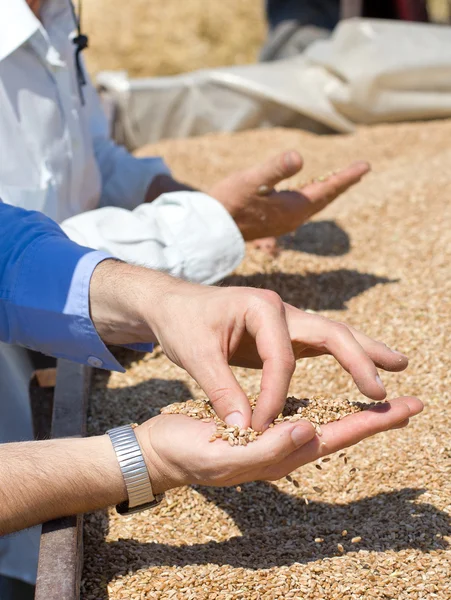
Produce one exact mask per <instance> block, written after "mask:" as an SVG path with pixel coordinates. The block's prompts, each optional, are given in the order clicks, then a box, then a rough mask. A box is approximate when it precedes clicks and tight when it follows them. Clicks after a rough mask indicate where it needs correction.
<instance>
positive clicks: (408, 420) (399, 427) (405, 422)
mask: <svg viewBox="0 0 451 600" xmlns="http://www.w3.org/2000/svg"><path fill="white" fill-rule="evenodd" d="M409 423H410V419H406V420H405V421H403V422H402V423H399V425H394V426H393V427H390V429H391V430H392V429H404V427H407V425H408V424H409Z"/></svg>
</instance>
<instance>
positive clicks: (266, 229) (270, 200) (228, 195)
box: [208, 150, 370, 241]
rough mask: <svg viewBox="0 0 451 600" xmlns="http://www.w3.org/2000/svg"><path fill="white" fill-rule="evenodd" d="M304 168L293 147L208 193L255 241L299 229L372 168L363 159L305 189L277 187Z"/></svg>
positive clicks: (221, 182) (247, 238)
mask: <svg viewBox="0 0 451 600" xmlns="http://www.w3.org/2000/svg"><path fill="white" fill-rule="evenodd" d="M301 168H302V158H301V157H300V155H299V154H298V153H297V152H296V151H294V150H292V151H289V152H285V153H283V154H279V155H278V156H276V157H274V158H272V159H270V160H268V161H266V162H265V163H263V164H261V165H258V166H256V167H252V168H250V169H244V170H242V171H238V172H237V173H233V174H232V175H230V176H228V177H226V178H225V179H223V180H222V181H220V182H219V183H217V184H215V185H214V186H213V187H212V188H211V189H210V190H209V191H208V193H209V194H210V195H211V196H213V197H214V198H216V199H217V200H219V202H221V204H222V205H223V206H224V207H225V208H226V209H227V211H228V212H229V213H230V215H231V216H232V217H233V218H234V220H235V222H236V224H237V226H238V228H239V229H240V231H241V234H242V235H243V238H244V239H245V240H246V241H250V240H256V239H259V238H267V237H274V236H279V235H283V234H285V233H289V232H291V231H295V230H296V229H297V228H298V227H299V226H300V225H302V224H303V223H305V222H306V221H307V220H308V219H310V217H312V216H313V215H314V214H316V213H318V212H319V211H321V210H322V209H323V208H325V207H326V206H327V205H329V204H330V203H331V202H333V201H334V200H335V199H336V198H337V197H338V196H339V195H340V194H342V193H343V192H345V191H346V190H347V189H348V188H349V187H351V186H352V185H355V184H356V183H358V182H359V181H360V179H361V178H362V177H363V176H364V175H365V174H366V173H367V172H368V171H369V170H370V166H369V164H368V163H367V162H364V161H358V162H355V163H353V164H352V165H350V166H349V167H347V168H345V169H342V170H340V171H337V172H336V173H334V174H332V175H330V176H328V177H326V178H325V179H324V180H322V181H320V180H317V181H314V182H312V183H309V184H308V185H306V186H304V187H302V188H300V189H295V190H279V191H276V190H274V189H273V188H274V186H275V185H277V184H278V183H280V182H281V181H283V180H284V179H287V178H288V177H292V176H293V175H295V174H296V173H298V172H299V171H300V169H301ZM262 186H263V187H262ZM262 191H263V194H262V193H261V192H262Z"/></svg>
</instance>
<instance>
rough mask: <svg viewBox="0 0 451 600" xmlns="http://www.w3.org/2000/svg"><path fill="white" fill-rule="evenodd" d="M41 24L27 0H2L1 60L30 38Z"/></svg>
mask: <svg viewBox="0 0 451 600" xmlns="http://www.w3.org/2000/svg"><path fill="white" fill-rule="evenodd" d="M40 25H41V24H40V22H39V19H37V18H36V17H35V16H34V14H33V12H32V10H31V9H30V7H29V6H28V4H27V3H26V2H25V0H0V61H1V60H3V59H4V58H6V57H7V56H8V55H9V54H11V53H12V52H14V50H16V49H17V48H19V46H21V45H22V44H23V43H25V42H26V41H27V40H29V39H30V37H31V36H32V35H33V34H34V33H35V32H36V31H37V30H38V29H39V28H40Z"/></svg>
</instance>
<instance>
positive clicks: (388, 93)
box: [97, 19, 451, 149]
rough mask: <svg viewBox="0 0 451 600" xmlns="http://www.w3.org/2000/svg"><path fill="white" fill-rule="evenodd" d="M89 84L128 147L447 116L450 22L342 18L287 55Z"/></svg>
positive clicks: (106, 76)
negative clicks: (101, 95)
mask: <svg viewBox="0 0 451 600" xmlns="http://www.w3.org/2000/svg"><path fill="white" fill-rule="evenodd" d="M97 80H98V83H99V84H100V85H101V86H102V87H103V88H104V89H105V90H106V94H105V95H106V96H109V97H110V99H111V98H112V100H113V103H114V104H115V105H117V107H118V108H119V110H117V111H115V115H116V117H115V121H114V126H113V128H114V135H115V139H116V140H117V141H120V142H121V143H124V144H125V145H126V146H127V147H128V148H130V149H135V148H138V147H140V146H144V145H145V144H148V143H151V142H155V141H157V140H159V139H162V138H183V137H189V136H194V135H203V134H206V133H209V132H212V131H239V130H243V129H252V128H257V127H299V128H301V129H308V130H311V131H314V132H317V133H324V132H331V131H338V132H343V133H347V132H351V131H353V130H354V129H355V126H356V124H359V123H382V122H387V121H406V120H416V119H432V118H441V117H450V116H451V28H450V27H447V26H444V25H430V24H425V23H407V22H402V21H384V20H375V19H351V20H347V21H343V22H341V23H339V24H338V25H337V27H336V29H335V31H334V32H333V34H332V37H331V38H330V39H328V40H325V41H317V42H315V43H313V44H312V45H311V46H310V47H309V48H308V49H307V51H306V52H304V53H303V54H301V55H299V56H296V57H294V58H289V59H285V60H279V61H275V62H269V63H260V64H252V65H237V66H232V67H223V68H218V69H203V70H201V71H195V72H193V73H183V74H181V75H177V76H173V77H155V78H148V79H130V80H129V79H128V78H127V75H126V74H125V73H123V72H103V73H100V74H99V75H98V78H97Z"/></svg>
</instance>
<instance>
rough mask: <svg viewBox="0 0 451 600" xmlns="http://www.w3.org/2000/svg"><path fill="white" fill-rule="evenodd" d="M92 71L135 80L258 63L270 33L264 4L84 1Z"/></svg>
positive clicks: (193, 0) (237, 0)
mask: <svg viewBox="0 0 451 600" xmlns="http://www.w3.org/2000/svg"><path fill="white" fill-rule="evenodd" d="M83 24H84V28H85V30H86V31H87V33H88V34H89V52H86V60H87V64H88V68H89V69H90V71H91V72H93V73H96V72H98V71H100V70H104V69H116V70H126V71H127V72H128V73H129V75H130V76H131V77H150V76H155V75H173V74H174V73H181V72H184V71H193V70H195V69H202V68H205V67H217V66H222V65H236V64H244V63H252V62H255V61H256V60H257V57H258V52H259V50H260V47H261V44H262V42H263V40H264V38H265V34H266V23H265V19H264V3H263V1H260V0H259V1H257V2H255V1H254V2H242V0H227V2H205V0H185V1H184V2H180V0H166V1H165V2H162V1H161V0H133V2H128V3H124V2H122V0H90V1H89V2H83Z"/></svg>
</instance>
